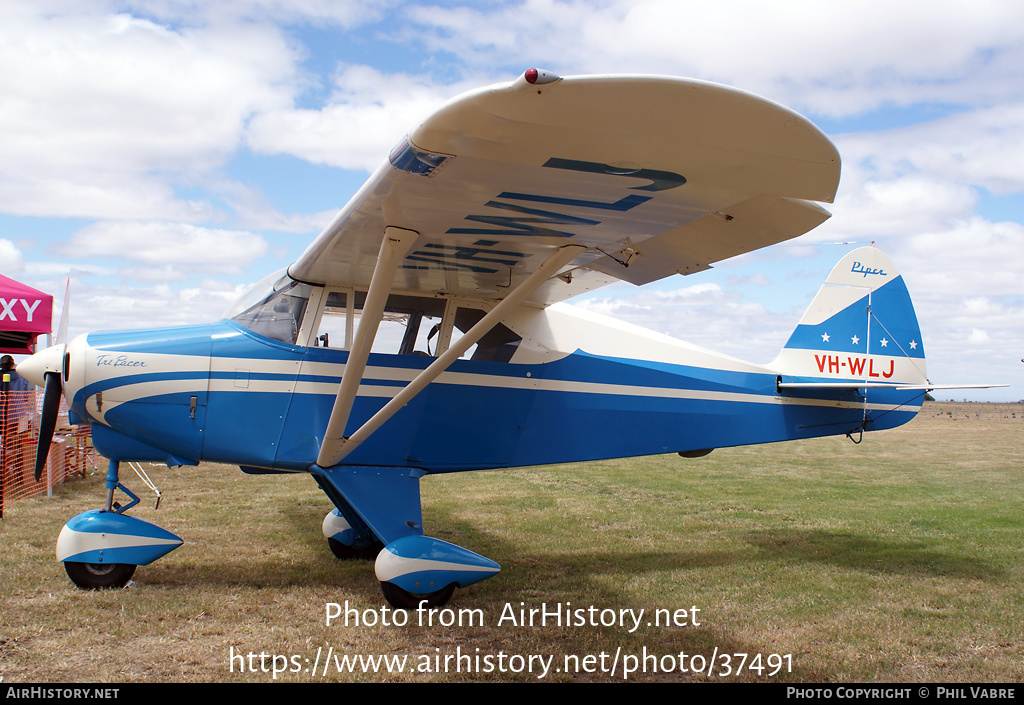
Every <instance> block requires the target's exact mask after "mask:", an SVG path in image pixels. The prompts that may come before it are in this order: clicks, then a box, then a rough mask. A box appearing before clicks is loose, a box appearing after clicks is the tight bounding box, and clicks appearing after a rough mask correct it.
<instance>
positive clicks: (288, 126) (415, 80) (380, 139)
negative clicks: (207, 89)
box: [246, 66, 480, 171]
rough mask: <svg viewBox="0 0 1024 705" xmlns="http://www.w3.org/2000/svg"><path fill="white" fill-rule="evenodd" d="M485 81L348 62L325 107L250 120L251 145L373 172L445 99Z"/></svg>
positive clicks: (268, 113) (267, 113) (288, 110)
mask: <svg viewBox="0 0 1024 705" xmlns="http://www.w3.org/2000/svg"><path fill="white" fill-rule="evenodd" d="M479 85H480V83H478V82H474V81H469V82H467V81H462V82H460V83H458V84H443V83H440V82H435V81H434V80H433V78H432V77H431V76H413V75H406V74H387V73H384V72H382V71H379V70H377V69H375V68H372V67H369V66H347V67H343V68H342V69H341V71H340V72H339V73H338V75H337V77H336V79H335V83H334V91H333V93H332V95H331V97H330V99H329V100H328V102H327V104H326V105H325V106H323V107H322V108H320V109H317V110H312V109H300V108H294V107H290V106H287V107H280V108H277V109H273V110H266V111H263V112H261V113H260V114H258V115H256V116H255V117H254V118H253V119H252V120H251V121H250V123H249V129H248V131H247V133H246V138H247V141H248V144H249V146H250V147H251V148H252V149H253V150H255V151H257V152H260V153H264V154H282V153H283V154H291V155H294V156H297V157H299V158H301V159H305V160H307V161H310V162H313V163H314V164H328V165H331V166H336V167H341V168H345V169H363V170H366V171H373V170H375V169H376V168H377V167H378V166H380V164H381V163H383V162H384V160H385V159H386V158H387V156H388V153H389V152H390V150H391V149H392V148H393V147H394V146H395V145H396V144H398V142H399V140H401V139H402V137H404V136H405V134H406V133H408V132H409V131H410V130H411V129H412V128H414V127H415V126H416V125H417V124H419V122H420V121H421V120H422V119H423V118H426V117H427V116H429V115H430V114H431V113H432V112H433V111H434V110H436V109H437V108H439V107H440V106H441V105H443V104H444V102H445V101H446V100H447V99H449V98H451V97H453V96H455V95H458V94H459V93H462V92H464V91H465V90H468V89H469V88H475V87H478V86H479Z"/></svg>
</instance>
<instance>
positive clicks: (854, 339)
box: [853, 336, 860, 345]
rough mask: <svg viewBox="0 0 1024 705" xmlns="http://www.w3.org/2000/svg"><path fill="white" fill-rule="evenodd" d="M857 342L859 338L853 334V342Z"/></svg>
mask: <svg viewBox="0 0 1024 705" xmlns="http://www.w3.org/2000/svg"><path fill="white" fill-rule="evenodd" d="M859 342H860V338H858V337H857V336H853V344H854V345H856V344H857V343H859Z"/></svg>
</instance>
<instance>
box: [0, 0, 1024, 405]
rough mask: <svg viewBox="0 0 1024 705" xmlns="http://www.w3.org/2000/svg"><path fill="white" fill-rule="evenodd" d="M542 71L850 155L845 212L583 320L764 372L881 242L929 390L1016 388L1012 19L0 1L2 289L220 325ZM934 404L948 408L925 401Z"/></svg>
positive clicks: (110, 313) (76, 317)
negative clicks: (459, 116) (489, 90)
mask: <svg viewBox="0 0 1024 705" xmlns="http://www.w3.org/2000/svg"><path fill="white" fill-rule="evenodd" d="M531 66H540V67H543V68H547V69H550V70H552V71H554V72H555V73H558V74H561V75H571V74H583V73H649V74H669V75H678V76H690V77H695V78H699V79H703V80H708V81H716V82H720V83H726V84H730V85H734V86H737V87H740V88H743V89H745V90H748V91H752V92H754V93H758V94H761V95H764V96H766V97H769V98H771V99H773V100H775V101H777V102H780V103H783V104H784V105H787V106H789V107H791V108H793V109H795V110H797V111H799V112H801V113H803V114H805V115H807V116H808V117H809V118H810V119H812V120H813V121H814V122H816V123H817V124H818V125H819V126H820V127H821V128H822V129H823V130H824V131H825V132H826V133H827V134H828V135H829V136H830V137H831V138H832V139H833V141H834V142H835V143H836V145H837V146H838V147H839V151H840V154H841V155H842V157H843V175H842V181H841V184H840V188H839V195H838V197H837V200H836V203H835V204H834V206H832V207H831V208H830V210H831V211H832V212H833V218H832V219H831V220H830V221H828V222H827V223H826V224H825V225H823V226H822V227H820V228H818V229H817V230H815V231H813V232H811V233H809V234H808V235H805V236H803V237H802V238H800V239H798V240H795V241H792V242H790V243H787V244H785V245H780V246H776V247H773V248H770V249H768V250H766V251H763V252H761V253H756V254H752V255H747V256H744V257H740V258H737V259H735V260H733V261H729V262H724V263H721V264H720V265H718V266H717V267H716V268H715V269H713V270H712V271H710V272H705V273H701V274H697V275H693V276H691V277H688V278H685V279H684V278H682V277H674V278H671V279H668V280H663V281H662V282H658V283H656V284H653V285H650V286H648V287H644V288H640V289H638V288H635V287H631V286H628V285H615V286H613V287H609V288H606V289H602V290H599V291H598V292H595V293H593V294H591V295H590V296H589V297H587V298H586V299H585V300H584V301H582V302H580V303H581V305H584V306H587V307H590V308H592V309H594V310H598V311H601V312H604V313H607V314H610V315H614V316H618V317H621V318H625V319H627V320H630V321H633V322H636V323H639V324H641V325H645V326H647V327H650V328H654V329H657V330H659V331H661V332H665V333H669V334H671V335H675V336H677V337H680V338H683V339H686V340H689V341H691V342H694V343H698V344H700V345H704V346H707V347H710V348H712V349H715V350H719V351H722V352H727V353H730V354H733V355H737V356H739V357H742V358H744V359H748V360H750V361H752V362H766V361H769V360H771V359H772V358H774V357H775V354H776V352H777V351H778V349H779V348H780V347H781V346H782V344H783V343H784V342H785V340H786V338H787V337H788V335H789V332H790V331H791V329H792V328H793V326H795V325H796V322H797V320H798V319H799V317H800V315H801V313H802V311H803V309H804V307H805V306H806V305H807V304H808V303H809V302H810V299H811V298H812V297H813V295H814V293H815V291H816V290H817V287H818V286H819V285H820V283H821V281H823V280H824V278H825V276H827V274H828V272H829V270H830V269H831V267H832V265H833V264H834V263H835V262H836V261H838V260H839V258H840V257H842V255H843V254H845V253H846V252H848V251H849V250H850V249H852V248H853V247H855V245H851V244H832V243H858V244H870V243H871V242H875V243H876V244H877V245H878V246H879V247H880V248H882V249H884V250H885V251H886V253H887V254H888V255H889V256H890V257H891V258H892V259H893V260H894V262H895V263H896V265H897V266H898V267H899V268H900V270H901V272H902V273H903V275H904V277H905V278H906V280H907V283H908V286H909V287H910V290H911V294H912V295H913V296H914V299H915V302H916V304H917V311H918V316H919V318H920V319H921V324H922V328H923V330H924V342H925V346H926V349H927V351H928V365H929V373H930V374H929V376H930V377H931V379H932V381H933V382H935V383H949V384H952V383H984V382H1003V383H1009V384H1010V385H1011V387H1010V388H1009V389H1003V390H990V391H977V392H966V391H963V392H953V393H951V394H949V395H946V396H952V397H954V398H958V399H960V398H970V399H987V400H1016V399H1020V398H1022V397H1024V364H1022V362H1021V358H1022V357H1024V258H1022V253H1024V78H1022V77H1021V69H1020V67H1021V66H1024V3H1020V2H1018V1H1017V0H1007V1H1005V2H998V1H992V2H986V1H984V0H975V1H973V2H970V3H967V2H963V1H962V0H954V1H945V2H944V1H942V0H934V1H933V2H932V3H929V5H928V7H927V10H926V11H922V8H921V6H920V5H919V4H916V3H909V2H908V3H901V2H895V3H894V2H891V0H886V1H885V2H874V1H873V0H858V1H857V2H829V3H822V2H816V1H812V0H808V1H806V2H799V1H795V0H794V1H791V2H786V1H785V0H780V1H779V2H774V3H763V2H740V1H730V0H717V1H716V2H713V3H712V2H682V1H679V0H508V1H505V0H490V1H480V2H456V1H437V2H402V1H401V0H337V1H332V0H232V1H231V2H213V3H211V2H207V1H205V0H203V1H200V0H195V1H192V0H149V1H139V2H106V1H104V0H73V1H71V0H66V1H62V0H32V1H31V2H29V1H28V0H25V1H19V0H5V1H4V2H3V3H2V4H0V273H2V274H4V275H6V276H9V277H12V278H15V279H18V280H20V281H23V282H25V283H27V284H29V285H31V286H34V287H36V288H38V289H42V290H43V291H47V292H49V293H52V294H54V295H55V296H56V298H57V299H58V302H57V307H56V308H57V310H59V307H60V302H61V301H62V299H63V292H64V286H65V281H66V280H67V279H68V278H69V277H70V280H71V301H72V317H71V334H72V335H74V334H76V333H80V332H85V331H87V330H95V329H110V328H132V327H140V326H151V325H175V324H181V323H198V322H206V321H211V320H216V319H217V318H219V317H220V314H221V313H222V312H223V311H224V309H225V308H226V307H227V306H228V305H229V304H230V302H231V301H232V300H233V299H234V298H235V297H236V296H237V295H238V294H239V293H240V292H241V291H242V290H244V289H245V288H246V286H247V285H249V284H251V283H253V282H255V281H257V280H259V279H261V278H262V277H263V276H264V275H266V274H267V273H269V272H271V271H273V270H275V269H277V268H280V267H283V266H285V265H287V264H289V263H290V262H291V261H293V260H294V259H296V258H297V257H298V255H299V254H300V253H301V252H302V250H303V249H304V248H305V247H306V245H307V244H308V243H309V242H310V241H311V240H312V239H313V238H314V237H315V236H316V234H317V233H318V232H319V231H320V229H321V228H322V227H323V226H324V225H326V224H327V222H328V221H329V220H330V219H331V217H332V216H333V215H334V213H335V212H336V211H337V210H338V209H339V208H341V206H343V205H344V204H345V202H346V201H347V200H348V199H349V197H350V196H351V195H352V194H353V193H354V192H355V191H356V190H357V189H358V187H359V186H360V185H361V184H362V182H363V181H364V180H365V179H366V177H367V176H368V174H369V172H370V171H371V170H372V169H374V168H375V167H376V166H377V165H378V164H379V163H380V162H381V161H383V159H384V158H385V157H386V155H387V154H388V151H389V150H390V148H391V147H392V146H393V145H394V144H395V143H396V142H398V140H399V139H400V138H401V137H402V136H403V135H404V134H405V132H407V131H408V130H409V129H410V128H411V127H412V126H414V125H415V124H416V122H417V121H418V119H419V118H420V117H422V116H423V115H425V114H428V113H429V112H430V111H431V110H432V109H434V108H435V107H437V106H438V105H440V104H441V103H442V102H443V101H445V100H446V99H448V98H450V97H452V96H454V95H456V94H458V93H460V92H462V91H464V90H467V89H470V88H474V87H477V86H482V85H486V84H489V83H495V82H499V81H510V80H512V79H514V78H515V77H516V76H517V75H518V74H520V73H521V72H522V71H523V70H524V69H526V68H529V67H531ZM941 396H942V395H940V397H941Z"/></svg>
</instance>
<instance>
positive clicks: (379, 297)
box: [309, 227, 586, 609]
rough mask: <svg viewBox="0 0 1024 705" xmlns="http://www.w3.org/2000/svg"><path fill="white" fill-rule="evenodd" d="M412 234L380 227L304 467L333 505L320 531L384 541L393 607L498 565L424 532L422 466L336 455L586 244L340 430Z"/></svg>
mask: <svg viewBox="0 0 1024 705" xmlns="http://www.w3.org/2000/svg"><path fill="white" fill-rule="evenodd" d="M418 237H419V234H418V233H416V232H414V231H412V230H405V229H402V228H395V227H388V228H387V229H386V231H385V236H384V239H383V242H382V243H381V248H380V254H379V255H378V258H377V264H376V266H375V267H374V271H373V276H372V278H371V280H370V288H369V290H368V291H367V294H366V302H365V304H364V306H363V313H362V316H360V319H359V328H358V330H357V331H356V335H355V340H354V341H353V345H352V350H351V352H350V353H349V358H348V361H347V363H346V365H345V373H344V376H343V377H342V380H341V387H340V389H339V390H338V396H337V397H336V398H335V400H334V408H333V409H332V411H331V418H330V420H329V421H328V423H327V430H326V432H325V434H324V440H323V443H322V444H321V447H320V452H319V455H318V457H317V462H316V464H315V465H313V466H312V467H310V469H309V470H310V472H311V473H312V474H313V476H314V478H315V479H316V481H317V483H319V484H320V486H321V488H322V489H323V490H324V492H325V493H326V494H327V496H328V497H330V498H331V500H332V501H333V502H334V504H335V506H336V507H337V509H336V510H335V511H333V512H331V514H329V515H328V516H327V518H326V519H325V520H324V533H325V534H326V535H327V536H328V538H329V539H332V540H334V541H337V542H339V543H340V544H343V545H345V546H351V547H355V548H357V549H358V548H360V547H374V546H378V545H380V543H383V544H385V546H384V550H382V551H380V552H379V554H377V559H376V563H375V572H376V575H377V579H378V580H379V581H380V583H381V591H382V592H383V593H384V597H385V598H386V599H387V600H388V602H390V603H391V604H392V605H393V606H394V607H397V608H402V609H412V608H419V607H421V606H424V607H436V606H440V605H443V604H444V603H445V602H447V601H448V598H449V597H451V594H452V592H453V591H454V589H455V587H466V586H467V585H472V584H473V583H476V582H479V581H481V580H484V579H486V578H489V577H492V576H493V575H496V574H497V573H498V571H499V570H500V569H501V568H500V566H499V565H498V564H497V563H495V562H494V561H492V560H490V559H488V558H485V557H483V556H480V555H478V554H476V553H473V552H472V551H469V550H468V549H465V548H462V547H461V546H456V545H454V544H451V543H448V542H447V541H442V540H440V539H435V538H432V537H429V536H424V534H423V527H422V514H421V511H420V493H419V478H420V477H421V476H422V474H423V473H422V471H420V470H417V469H411V468H398V467H367V466H353V465H344V466H342V465H339V463H340V462H341V461H342V460H344V459H345V458H346V457H347V456H348V455H349V454H351V453H352V452H353V451H354V450H355V449H356V448H358V447H359V445H360V444H361V443H362V442H363V441H365V440H366V439H367V438H369V437H370V436H371V435H372V434H373V433H374V432H375V431H376V430H377V429H379V428H380V427H381V426H382V425H383V424H384V423H385V422H387V420H388V419H390V418H391V417H392V416H394V415H395V414H396V413H397V412H398V411H400V410H401V409H402V408H403V407H405V406H406V405H407V404H408V403H409V401H410V400H412V399H413V397H415V396H416V395H417V394H419V393H420V392H421V391H422V390H423V389H424V388H426V386H427V385H429V384H430V383H431V382H433V381H434V380H435V379H437V378H438V377H439V376H440V375H441V374H442V373H443V372H444V371H445V370H446V369H448V367H450V366H451V364H452V363H453V362H455V361H456V360H458V359H459V358H460V357H461V356H462V355H463V354H464V353H465V352H466V351H467V350H469V348H471V347H472V346H473V345H474V344H476V343H477V342H478V341H479V340H480V339H481V338H482V337H483V336H484V335H486V334H487V332H488V331H490V330H491V328H493V327H494V326H495V325H497V324H498V323H499V322H500V321H501V320H502V319H504V318H506V317H507V316H508V315H509V314H510V313H511V312H512V311H514V310H515V309H516V308H517V307H518V306H519V305H520V304H522V303H523V301H525V300H526V299H527V298H528V297H529V296H530V295H531V294H532V293H533V292H534V291H536V290H537V288H538V287H540V286H541V285H542V284H544V283H545V282H546V281H548V280H549V279H551V278H552V277H554V276H555V275H556V274H557V273H558V271H559V270H560V269H561V268H562V267H564V266H565V265H566V264H568V263H569V262H570V261H572V260H573V259H574V258H575V257H576V256H577V255H579V254H580V253H581V252H583V251H584V250H585V249H586V248H585V247H583V246H581V245H566V246H563V247H560V248H558V249H556V250H554V251H553V252H552V253H551V255H549V256H548V258H547V259H546V260H545V261H544V263H543V264H542V265H541V266H540V267H539V268H537V269H536V270H535V271H534V272H532V273H531V274H530V275H529V276H528V277H527V278H526V279H525V280H523V281H522V282H521V283H520V284H518V285H517V286H516V287H515V288H514V289H513V290H512V291H510V292H509V293H508V295H506V296H505V298H503V299H502V300H501V301H499V302H498V303H497V304H496V305H495V306H494V308H492V309H491V310H490V311H489V312H488V313H487V314H486V315H484V317H483V318H481V319H480V321H478V322H477V324H476V325H474V326H473V327H472V328H470V329H469V330H468V331H467V332H466V333H465V335H463V336H462V337H461V338H459V340H458V341H456V342H455V343H453V344H452V345H451V346H450V347H449V348H448V350H446V351H445V352H444V353H443V354H442V355H441V356H440V357H438V358H437V359H436V360H434V362H433V363H431V364H430V365H429V366H428V367H427V368H426V369H425V370H423V371H422V372H420V373H419V374H418V375H417V376H416V377H415V378H414V379H413V380H412V381H411V382H409V384H408V385H406V386H405V387H404V388H403V389H402V390H401V391H400V392H399V393H398V394H397V395H395V396H394V397H393V398H392V399H391V400H390V401H389V402H388V403H387V404H385V405H384V407H383V408H381V409H380V411H378V412H377V413H376V414H374V415H373V416H372V417H371V418H370V419H369V420H367V421H366V422H365V423H363V425H362V426H360V427H359V428H358V429H357V430H356V431H355V432H354V433H352V434H351V435H349V436H345V435H344V432H345V427H346V425H347V424H348V420H349V415H350V414H351V411H352V406H353V404H354V403H355V399H356V395H357V393H358V391H359V383H360V382H361V381H362V377H363V373H364V371H365V369H366V363H367V360H368V358H369V354H370V348H371V347H372V345H373V340H374V338H375V337H376V335H377V329H378V327H379V326H380V322H381V319H382V317H383V314H384V306H385V304H386V302H387V298H388V295H389V294H390V291H391V288H392V285H393V283H394V279H395V275H396V273H397V271H398V268H399V266H400V265H401V262H402V260H403V259H404V258H405V255H406V253H408V252H409V250H410V249H411V248H412V247H413V245H414V244H415V242H416V240H417V238H418ZM378 542H379V543H378ZM336 553H337V551H336Z"/></svg>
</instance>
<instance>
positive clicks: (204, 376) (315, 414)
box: [64, 306, 918, 472]
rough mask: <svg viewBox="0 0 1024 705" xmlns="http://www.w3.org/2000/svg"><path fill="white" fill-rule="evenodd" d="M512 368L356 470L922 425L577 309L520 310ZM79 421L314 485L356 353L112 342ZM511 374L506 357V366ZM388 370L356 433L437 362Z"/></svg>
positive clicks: (230, 333)
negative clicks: (794, 386)
mask: <svg viewBox="0 0 1024 705" xmlns="http://www.w3.org/2000/svg"><path fill="white" fill-rule="evenodd" d="M506 323H507V324H508V325H509V326H510V328H512V329H513V330H515V331H516V332H517V333H518V335H519V336H520V340H519V341H518V346H517V347H516V349H515V352H514V354H512V355H511V357H510V358H509V360H508V361H507V362H501V361H493V360H479V359H463V360H459V361H457V362H455V363H454V364H453V365H452V366H451V367H450V368H448V370H447V371H445V372H444V373H443V374H442V375H441V376H440V377H439V378H438V379H437V380H436V381H435V382H433V383H432V384H430V385H428V386H427V387H426V389H424V391H422V392H421V393H420V394H418V395H417V396H416V397H414V398H413V400H412V401H411V402H410V403H409V404H408V405H407V406H406V407H405V408H403V409H402V410H401V411H400V412H398V413H397V414H396V415H395V416H394V417H393V418H391V419H390V420H389V421H387V422H386V423H385V424H384V425H383V426H382V427H381V428H380V429H379V430H378V431H377V432H375V433H374V434H373V435H371V436H370V438H369V439H368V440H367V441H365V442H364V443H363V444H362V445H361V446H360V447H359V448H358V449H357V450H356V451H354V452H353V453H352V454H351V455H350V456H349V457H346V458H345V461H344V464H346V465H363V466H401V467H416V468H421V469H423V470H425V471H426V472H453V471H462V470H474V469H483V468H496V467H516V466H527V465H540V464H548V463H560V462H570V461H583V460H595V459H601V458H613V457H624V456H636V455H650V454H657V453H666V452H674V451H693V450H698V449H705V448H715V447H724V446H735V445H746V444H753V443H765V442H772V441H781V440H791V439H795V438H806V437H812V436H822V435H834V434H842V433H846V432H849V431H854V430H856V429H858V428H862V427H863V425H862V424H863V422H864V420H865V418H866V417H870V416H875V417H877V419H878V420H877V421H876V422H875V425H873V426H871V427H870V428H872V429H877V428H888V427H892V426H896V425H899V424H901V423H905V422H906V421H907V420H909V419H910V418H912V417H913V415H914V413H916V411H917V408H918V407H910V406H907V407H901V408H894V407H896V406H898V403H897V402H890V401H888V400H886V399H885V398H884V393H883V392H879V393H878V394H873V397H872V403H870V404H865V400H864V398H863V396H861V395H860V394H859V393H858V392H857V390H830V391H827V392H822V391H817V392H782V391H780V390H779V389H778V388H777V381H778V374H779V373H778V371H777V370H773V369H772V368H771V367H768V366H761V365H751V364H748V363H744V362H742V361H739V360H736V359H733V358H730V357H727V356H721V355H715V354H714V353H711V352H710V351H707V350H703V349H701V348H696V347H694V346H689V345H687V344H685V343H682V342H679V341H675V340H673V339H671V338H667V337H665V336H660V335H657V334H654V333H650V332H646V331H643V330H642V329H637V328H635V327H633V326H627V325H622V324H619V323H617V322H615V321H611V320H608V319H603V318H600V317H596V316H594V315H592V314H589V313H585V312H576V311H574V310H573V309H572V307H567V306H555V307H550V308H548V309H531V310H528V311H520V312H517V314H516V315H515V316H514V317H513V319H512V320H509V321H507V322H506ZM68 353H69V356H68V363H67V365H68V369H67V380H66V381H65V384H64V392H65V395H66V396H67V397H68V399H69V402H70V408H71V411H72V414H73V416H74V418H73V420H75V421H78V422H85V423H91V424H92V426H93V436H94V442H95V444H96V447H97V449H98V450H99V451H100V452H101V453H103V454H104V455H105V456H107V457H109V458H112V459H116V460H146V461H155V462H166V463H168V464H170V465H180V464H193V463H198V462H200V461H213V462H222V463H230V464H236V465H240V466H243V467H249V468H260V469H267V470H280V471H304V470H307V469H308V468H310V467H311V466H312V465H313V464H314V463H315V462H316V459H317V454H318V450H319V447H320V443H321V440H322V438H323V433H324V429H325V428H326V426H327V422H328V419H329V418H330V415H331V410H332V405H333V403H334V399H335V396H336V394H337V392H338V388H339V384H340V380H341V378H342V376H343V375H344V372H345V363H346V360H347V358H348V354H349V353H348V351H346V350H343V349H333V348H328V347H322V346H319V345H299V344H289V343H286V342H281V341H279V340H274V339H271V338H269V337H266V336H264V335H260V334H258V333H256V332H254V331H253V330H250V329H249V328H247V327H246V326H243V325H241V324H239V323H238V322H237V321H233V320H223V321H220V322H219V323H215V324H211V325H205V326H197V327H187V328H173V329H159V330H142V331H129V332H112V333H95V334H89V335H87V336H80V337H78V338H76V339H75V340H74V341H72V343H71V344H70V345H69V347H68ZM491 357H493V356H491ZM432 359H433V358H432V357H431V356H429V355H425V354H415V353H413V354H377V353H373V354H371V355H370V359H369V362H368V365H367V368H366V370H365V372H364V374H363V377H362V380H361V384H360V387H359V393H358V396H357V397H356V401H355V404H354V406H353V409H352V414H351V417H350V419H349V423H348V426H347V428H346V433H351V432H353V431H354V430H355V429H357V428H358V427H359V426H360V425H361V424H362V423H363V422H364V421H365V420H366V419H368V418H370V417H371V416H372V415H373V414H374V413H375V412H377V411H378V410H379V409H380V408H381V407H382V406H383V405H384V404H385V403H386V402H387V401H388V400H389V399H390V398H392V397H393V396H394V395H395V394H397V392H398V391H399V390H400V389H401V388H402V387H403V386H405V385H406V384H407V383H408V382H409V381H410V380H411V379H413V378H414V377H415V376H416V375H417V374H418V373H419V372H420V371H422V370H423V369H425V368H426V367H427V365H428V364H429V363H430V362H431V361H432Z"/></svg>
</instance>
